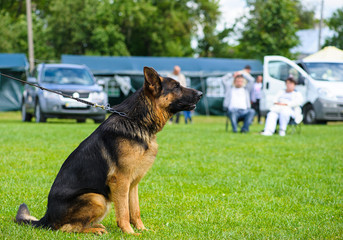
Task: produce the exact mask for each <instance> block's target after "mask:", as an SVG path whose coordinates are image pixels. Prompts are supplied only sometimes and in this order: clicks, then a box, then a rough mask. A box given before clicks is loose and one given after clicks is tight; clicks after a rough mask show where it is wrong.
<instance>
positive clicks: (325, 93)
mask: <svg viewBox="0 0 343 240" xmlns="http://www.w3.org/2000/svg"><path fill="white" fill-rule="evenodd" d="M318 94H319V96H320V97H322V98H325V99H328V100H337V98H336V95H335V94H333V92H331V91H330V90H329V89H327V88H319V89H318Z"/></svg>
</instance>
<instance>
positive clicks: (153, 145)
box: [107, 136, 158, 183]
mask: <svg viewBox="0 0 343 240" xmlns="http://www.w3.org/2000/svg"><path fill="white" fill-rule="evenodd" d="M147 146H148V147H147V148H144V147H142V145H141V144H139V143H137V142H135V141H132V140H128V139H120V140H119V141H118V161H117V165H114V164H111V165H110V166H111V167H110V170H109V173H108V177H107V179H108V182H113V181H115V180H116V179H118V177H119V176H118V174H122V173H124V174H125V175H126V176H128V175H129V176H130V181H131V183H133V182H139V181H140V180H141V179H142V178H143V177H144V175H145V174H146V173H147V171H148V170H149V169H150V167H151V166H152V164H153V163H154V161H155V158H156V155H157V149H158V144H157V142H156V136H154V137H153V138H151V139H150V140H149V142H148V145H147Z"/></svg>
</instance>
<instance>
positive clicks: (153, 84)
mask: <svg viewBox="0 0 343 240" xmlns="http://www.w3.org/2000/svg"><path fill="white" fill-rule="evenodd" d="M144 79H145V81H144V88H145V89H147V90H148V91H149V92H150V93H151V94H152V95H153V96H157V95H158V94H159V93H160V92H161V87H162V86H161V79H160V75H158V73H157V72H156V71H155V69H153V68H151V67H144Z"/></svg>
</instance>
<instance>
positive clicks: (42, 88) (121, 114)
mask: <svg viewBox="0 0 343 240" xmlns="http://www.w3.org/2000/svg"><path fill="white" fill-rule="evenodd" d="M0 75H2V76H4V77H7V78H11V79H13V80H16V81H18V82H21V83H24V84H28V85H31V86H33V87H36V88H39V89H41V90H43V91H48V92H52V93H55V94H58V95H61V96H63V97H66V98H70V99H74V100H75V101H78V102H81V103H84V104H87V105H90V106H92V107H98V108H102V109H104V110H106V111H109V112H111V113H116V114H118V115H120V116H122V117H127V115H126V113H123V112H118V111H116V110H114V109H113V108H111V107H110V105H109V104H107V106H104V105H99V104H97V103H92V102H88V101H86V100H83V99H81V98H76V97H73V96H70V95H68V94H64V93H62V92H58V91H54V90H51V89H47V88H44V87H42V86H39V85H37V84H34V83H30V82H26V81H23V80H21V79H19V78H15V77H12V76H9V75H6V74H3V73H0Z"/></svg>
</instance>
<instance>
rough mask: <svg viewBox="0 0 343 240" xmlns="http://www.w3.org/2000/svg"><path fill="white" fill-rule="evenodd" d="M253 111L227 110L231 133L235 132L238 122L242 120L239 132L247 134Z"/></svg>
mask: <svg viewBox="0 0 343 240" xmlns="http://www.w3.org/2000/svg"><path fill="white" fill-rule="evenodd" d="M254 116H255V110H254V109H252V108H248V109H236V108H234V109H229V110H228V117H229V118H230V121H231V126H232V131H233V132H237V125H238V120H240V119H243V127H242V129H241V132H249V126H250V124H251V123H252V121H253V120H254Z"/></svg>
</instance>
